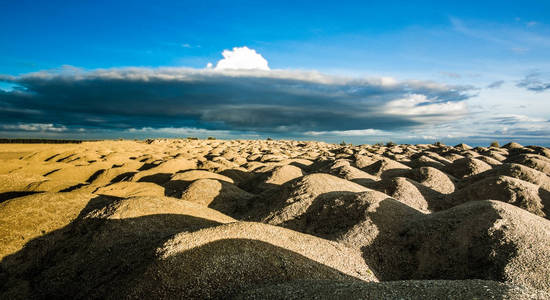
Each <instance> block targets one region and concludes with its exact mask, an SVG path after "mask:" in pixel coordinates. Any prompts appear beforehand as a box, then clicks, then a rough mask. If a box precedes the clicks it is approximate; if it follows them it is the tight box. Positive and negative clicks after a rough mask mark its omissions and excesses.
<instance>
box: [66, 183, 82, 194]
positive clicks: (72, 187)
mask: <svg viewBox="0 0 550 300" xmlns="http://www.w3.org/2000/svg"><path fill="white" fill-rule="evenodd" d="M87 185H88V183H78V184H75V185H73V186H70V187H68V188H66V189H62V190H60V191H59V192H60V193H68V192H72V191H74V190H76V189H79V188H81V187H83V186H87Z"/></svg>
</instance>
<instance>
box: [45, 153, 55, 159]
mask: <svg viewBox="0 0 550 300" xmlns="http://www.w3.org/2000/svg"><path fill="white" fill-rule="evenodd" d="M57 156H59V153H58V154H54V155H52V156H50V157H48V158H46V159H45V160H44V161H50V160H52V159H54V158H55V157H57Z"/></svg>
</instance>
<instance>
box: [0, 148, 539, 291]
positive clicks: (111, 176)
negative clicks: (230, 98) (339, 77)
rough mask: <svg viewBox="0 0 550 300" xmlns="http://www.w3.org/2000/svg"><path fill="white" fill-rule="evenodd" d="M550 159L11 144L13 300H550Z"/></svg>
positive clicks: (6, 237) (1, 220)
mask: <svg viewBox="0 0 550 300" xmlns="http://www.w3.org/2000/svg"><path fill="white" fill-rule="evenodd" d="M549 219H550V149H548V148H544V147H537V146H527V147H524V146H522V145H519V144H516V143H511V144H507V145H504V146H503V147H487V148H483V147H477V148H472V147H470V146H468V145H465V144H460V145H456V146H454V147H451V146H445V145H392V146H390V147H386V146H378V145H376V146H372V145H362V146H351V145H345V146H340V145H334V144H326V143H318V142H296V141H222V140H186V139H176V140H153V141H149V142H143V141H100V142H84V143H82V144H0V258H1V259H2V261H1V265H0V298H1V299H26V298H38V299H45V298H70V299H75V298H76V299H78V298H114V299H120V298H146V299H159V298H170V299H173V298H179V299H188V298H238V299H261V298H266V297H267V298H275V299H288V298H295V299H303V298H321V299H323V298H326V299H335V298H336V299H338V298H339V299H396V298H397V299H430V298H436V299H550V221H549Z"/></svg>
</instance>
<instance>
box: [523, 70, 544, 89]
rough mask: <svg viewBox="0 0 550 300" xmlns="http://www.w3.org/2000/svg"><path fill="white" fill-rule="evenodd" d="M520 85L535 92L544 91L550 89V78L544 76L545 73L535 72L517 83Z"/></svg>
mask: <svg viewBox="0 0 550 300" xmlns="http://www.w3.org/2000/svg"><path fill="white" fill-rule="evenodd" d="M517 86H518V87H522V88H526V89H528V90H530V91H533V92H543V91H545V90H548V89H550V79H548V78H546V79H544V78H543V74H541V73H539V72H534V73H531V74H528V75H527V76H525V78H523V79H522V80H520V81H519V82H518V83H517Z"/></svg>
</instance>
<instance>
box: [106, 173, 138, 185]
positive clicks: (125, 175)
mask: <svg viewBox="0 0 550 300" xmlns="http://www.w3.org/2000/svg"><path fill="white" fill-rule="evenodd" d="M135 174H137V172H126V173H122V174H119V175H117V176H116V177H115V178H113V179H111V182H110V183H109V184H113V183H117V182H121V181H128V180H130V179H131V178H132V177H133V176H134V175H135Z"/></svg>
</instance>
